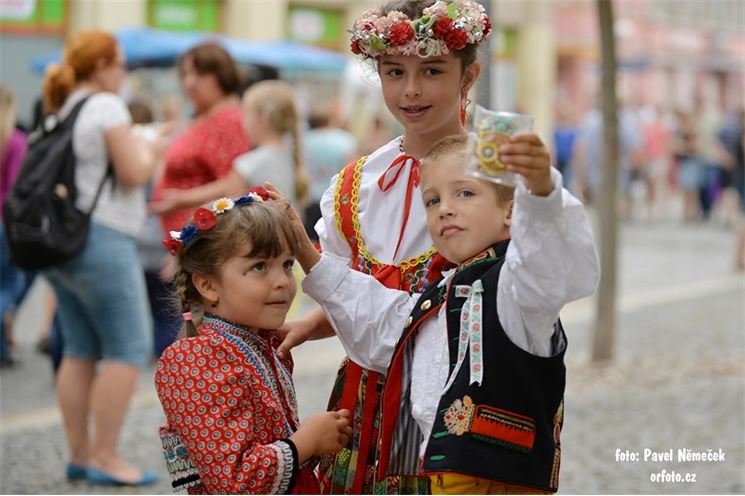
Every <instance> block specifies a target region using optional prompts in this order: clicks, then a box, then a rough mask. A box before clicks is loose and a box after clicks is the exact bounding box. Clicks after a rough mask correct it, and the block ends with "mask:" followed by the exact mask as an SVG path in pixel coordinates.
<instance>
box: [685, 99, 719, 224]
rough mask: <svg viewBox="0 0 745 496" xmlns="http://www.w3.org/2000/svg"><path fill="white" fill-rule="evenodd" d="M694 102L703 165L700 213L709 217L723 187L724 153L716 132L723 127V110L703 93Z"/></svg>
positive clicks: (699, 155)
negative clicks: (706, 98) (707, 99)
mask: <svg viewBox="0 0 745 496" xmlns="http://www.w3.org/2000/svg"><path fill="white" fill-rule="evenodd" d="M694 103H695V108H694V113H693V114H694V118H693V119H692V122H693V126H694V129H695V133H696V156H697V159H698V162H699V167H700V168H701V171H700V173H701V176H700V177H699V190H698V194H699V205H700V207H701V216H702V217H703V218H704V219H708V218H709V216H710V214H711V211H712V209H713V207H714V204H715V203H716V202H717V200H718V199H719V195H720V193H721V190H722V164H721V158H722V153H721V144H720V143H719V138H718V136H717V134H718V133H719V130H720V129H721V128H722V114H721V112H720V111H719V108H717V106H716V105H715V104H714V103H711V102H708V101H706V100H705V99H704V98H703V97H702V96H701V95H698V96H697V97H696V99H695V102H694Z"/></svg>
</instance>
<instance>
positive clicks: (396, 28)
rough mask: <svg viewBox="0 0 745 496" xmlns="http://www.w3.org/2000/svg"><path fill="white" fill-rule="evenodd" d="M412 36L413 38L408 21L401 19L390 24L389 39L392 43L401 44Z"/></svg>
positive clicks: (412, 29)
mask: <svg viewBox="0 0 745 496" xmlns="http://www.w3.org/2000/svg"><path fill="white" fill-rule="evenodd" d="M412 38H414V28H412V27H411V24H410V23H409V22H407V21H401V22H397V23H396V24H394V25H393V26H391V30H390V39H391V43H393V44H394V45H396V46H399V45H403V44H405V43H408V42H409V40H411V39H412Z"/></svg>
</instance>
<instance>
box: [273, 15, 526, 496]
mask: <svg viewBox="0 0 745 496" xmlns="http://www.w3.org/2000/svg"><path fill="white" fill-rule="evenodd" d="M491 29H492V27H491V21H490V20H489V17H488V16H487V15H486V13H485V12H484V8H483V7H482V6H481V5H479V4H478V3H476V2H475V1H471V0H452V1H443V0H440V1H436V2H435V1H433V0H399V1H395V2H391V3H389V4H387V5H385V6H384V7H382V8H380V9H376V10H370V11H367V12H365V13H364V14H363V15H362V17H361V18H360V19H358V20H357V21H356V22H355V23H354V26H353V27H352V30H351V33H352V41H351V49H352V52H354V53H355V54H357V55H358V56H360V57H362V58H363V59H366V60H369V61H371V62H373V63H374V64H375V66H376V69H377V72H378V74H379V76H380V80H381V86H382V91H383V98H384V101H385V103H386V106H387V107H388V109H389V110H390V112H391V113H392V114H393V116H394V117H395V118H396V119H397V120H398V121H399V122H400V123H401V124H402V125H403V127H404V135H403V136H401V137H399V138H396V139H394V140H393V141H391V142H390V143H388V144H386V145H383V146H382V147H380V148H379V149H378V150H376V151H374V152H373V153H371V154H370V155H369V156H367V157H362V158H361V159H360V160H358V161H356V162H354V163H351V164H349V165H347V166H346V167H345V168H344V169H343V170H342V171H341V172H340V173H339V174H338V175H337V176H335V177H334V178H333V179H332V181H331V186H330V188H329V189H328V190H327V191H326V193H325V194H324V196H323V199H322V200H321V211H322V214H323V218H322V219H321V220H320V221H319V223H318V224H317V225H316V231H317V232H318V235H319V238H320V242H321V246H322V248H323V250H324V251H325V252H330V253H333V254H336V255H339V256H342V257H346V258H348V259H350V260H351V265H352V267H354V268H355V269H357V270H360V271H363V272H365V273H369V274H372V275H374V276H375V277H376V278H377V279H378V280H380V281H381V282H382V283H383V284H385V285H386V286H388V287H390V288H396V289H403V290H406V291H409V292H421V291H422V290H423V289H424V288H425V286H426V285H427V283H428V281H433V280H437V279H438V278H439V274H440V272H441V270H442V269H443V268H444V265H445V260H444V259H443V258H442V257H440V256H439V255H438V254H437V253H436V251H435V250H434V248H433V247H432V240H431V238H430V236H429V233H428V232H427V226H426V223H425V218H426V215H425V210H424V206H423V202H422V201H421V189H420V186H419V161H418V159H419V158H420V157H422V156H423V155H424V154H425V152H426V151H427V150H428V149H429V147H430V146H431V145H432V144H433V143H435V142H437V141H438V140H439V139H441V138H443V137H445V136H448V135H453V134H465V133H466V130H465V128H464V125H463V122H464V107H465V104H466V101H467V95H468V92H469V90H470V89H471V87H472V86H473V84H474V83H475V82H476V80H477V78H478V76H479V73H480V70H481V65H480V64H479V62H478V61H477V57H476V51H477V47H478V45H479V44H480V43H481V42H482V41H484V40H485V39H486V38H487V37H488V36H489V34H490V32H491ZM524 136H525V137H524V138H516V139H517V141H520V140H526V141H525V142H523V145H525V144H526V143H529V142H530V140H532V139H533V137H534V135H524ZM282 331H283V332H286V333H287V335H286V337H285V340H284V342H283V343H282V345H281V346H280V352H285V351H288V350H289V349H291V348H292V347H293V346H295V345H297V344H299V343H302V342H304V341H305V340H307V339H318V338H321V337H326V336H331V335H333V329H332V328H331V326H330V325H329V324H328V322H327V321H326V318H325V317H324V315H323V312H322V311H321V310H320V309H318V310H315V311H313V312H312V313H311V314H309V315H307V316H306V317H305V318H303V319H301V320H298V321H294V322H290V323H288V325H286V326H285V327H284V328H283V329H282ZM382 379H383V378H382V376H381V374H379V373H377V372H374V371H369V370H365V369H364V368H362V367H361V366H359V365H358V364H356V363H354V362H352V361H350V360H349V359H346V360H345V361H344V362H343V363H342V366H341V367H340V371H339V375H338V377H337V381H336V384H335V386H334V390H333V393H332V397H331V399H330V401H329V406H330V407H332V408H338V407H341V408H348V409H350V410H351V411H352V417H353V420H352V425H353V426H354V429H355V431H354V434H353V436H352V439H350V442H349V444H348V445H347V446H345V447H344V448H343V449H342V450H341V451H339V453H338V454H337V455H336V456H335V457H324V459H322V460H321V466H320V478H321V487H322V491H323V492H324V493H357V494H359V493H375V494H401V493H409V494H412V493H413V494H424V493H427V492H428V480H427V479H424V478H419V479H418V478H410V477H389V478H385V479H382V480H380V481H379V480H378V479H379V478H380V477H378V475H379V474H377V473H376V461H377V460H378V458H379V456H378V442H377V439H378V431H379V428H380V391H381V390H382V384H383V381H382Z"/></svg>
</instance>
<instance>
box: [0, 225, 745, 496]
mask: <svg viewBox="0 0 745 496" xmlns="http://www.w3.org/2000/svg"><path fill="white" fill-rule="evenodd" d="M620 240H621V243H622V249H621V253H620V258H619V267H620V272H619V289H620V294H621V296H620V298H619V302H618V309H619V319H618V330H617V336H616V354H615V357H614V360H613V361H612V362H611V363H610V364H606V365H591V364H590V363H589V358H588V357H589V350H590V338H591V332H590V331H591V321H592V315H593V303H592V301H590V300H585V301H580V302H576V303H573V304H572V305H570V306H569V307H567V308H566V309H565V311H564V312H563V313H562V319H563V321H564V324H565V327H566V328H567V334H568V336H569V351H568V354H567V368H568V382H567V393H566V400H565V403H566V411H565V424H564V431H563V433H562V444H563V456H562V470H561V486H560V487H561V489H560V493H563V494H591V493H598V494H619V493H620V494H743V493H745V475H743V474H745V470H744V469H745V442H743V440H744V439H745V367H744V365H743V363H744V362H745V360H744V358H745V356H744V355H745V313H744V312H745V310H744V308H745V305H744V303H745V280H744V279H743V278H742V276H741V275H740V276H737V275H734V274H733V273H732V272H731V259H732V257H731V251H732V247H733V243H734V239H733V236H732V234H731V233H730V232H728V231H726V230H724V229H722V228H720V227H718V226H714V225H700V226H696V227H690V226H677V225H673V224H664V223H663V224H655V225H633V224H632V225H626V226H624V228H623V230H622V233H621V237H620ZM308 305H309V303H308V302H306V301H303V302H301V304H300V310H299V311H300V312H302V311H304V310H305V309H306V308H308ZM26 311H27V312H29V313H30V314H34V312H33V311H32V310H26ZM28 319H29V320H28V321H29V322H33V319H32V318H31V317H29V318H28ZM19 340H21V344H20V345H19V346H21V349H20V350H19V356H20V358H21V359H22V364H21V365H20V366H19V367H18V368H16V369H13V370H3V371H2V374H1V375H0V393H1V396H0V400H1V403H0V420H1V422H0V492H2V493H17V494H38V493H45V494H168V493H170V484H169V482H168V480H167V475H166V473H165V470H164V466H163V463H162V459H161V455H160V446H159V440H158V438H157V434H156V433H157V426H158V425H159V424H160V423H161V421H162V413H161V410H160V405H159V404H158V402H157V399H156V398H155V395H154V393H153V388H152V368H151V369H149V370H148V371H147V373H146V374H144V376H143V378H142V381H141V384H140V387H139V390H138V391H139V392H138V394H137V396H136V398H135V400H134V402H133V407H132V409H131V413H130V414H129V416H128V417H127V421H126V425H125V429H124V432H123V436H122V452H123V453H125V454H126V456H127V457H128V458H129V459H131V460H133V461H135V462H136V463H138V464H140V465H141V466H143V467H147V468H154V469H157V470H158V471H159V472H160V473H161V475H162V477H161V480H160V482H159V483H158V484H157V485H155V486H150V487H148V488H108V487H100V486H99V487H94V486H89V485H87V484H85V483H79V484H69V483H67V481H66V480H65V479H64V475H63V472H64V465H65V460H66V448H65V443H64V437H63V434H62V430H61V426H60V421H59V414H58V413H57V410H56V407H55V406H54V390H53V387H52V381H51V379H50V373H49V368H48V367H49V366H48V364H47V363H46V360H45V359H44V358H43V357H41V356H40V355H37V354H36V353H35V352H33V351H32V349H31V348H32V347H33V337H27V336H26V337H24V338H23V339H20V337H19ZM341 356H342V352H341V350H340V347H339V345H338V343H337V342H336V341H335V340H325V341H322V342H313V343H307V344H306V345H304V346H303V347H300V348H299V349H298V350H296V352H295V359H296V363H297V370H296V373H295V380H296V386H297V391H298V397H299V403H300V409H301V417H302V416H305V415H308V414H311V413H313V412H317V411H319V410H322V409H323V408H324V407H325V403H326V399H327V394H328V391H329V390H330V387H331V382H332V380H333V377H334V375H335V370H336V367H337V365H338V362H339V360H340V358H341ZM686 449H689V450H692V452H695V453H701V452H703V453H704V454H707V453H708V451H707V450H712V453H717V454H718V453H719V450H722V452H723V453H724V460H723V461H678V455H679V450H686ZM645 450H649V451H648V454H649V455H650V456H651V453H652V452H655V453H660V454H663V455H667V454H668V453H670V452H671V451H670V450H672V461H652V460H651V458H650V459H648V460H647V461H645V460H644V456H645ZM635 455H636V456H638V457H639V461H623V460H624V459H628V457H632V456H635ZM619 457H620V459H619ZM663 470H664V472H663ZM677 474H680V476H681V477H686V475H688V477H689V478H690V477H691V476H692V474H695V478H696V481H695V482H688V483H686V482H671V480H675V477H676V476H677ZM653 477H659V478H660V479H661V482H652V481H651V478H653Z"/></svg>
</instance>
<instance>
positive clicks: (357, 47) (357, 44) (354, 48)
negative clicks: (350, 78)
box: [351, 40, 362, 55]
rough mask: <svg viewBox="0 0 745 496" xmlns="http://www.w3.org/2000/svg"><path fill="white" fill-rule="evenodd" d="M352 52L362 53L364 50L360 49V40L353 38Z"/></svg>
mask: <svg viewBox="0 0 745 496" xmlns="http://www.w3.org/2000/svg"><path fill="white" fill-rule="evenodd" d="M351 49H352V53H353V54H355V55H359V54H361V53H362V50H360V40H353V41H352V46H351Z"/></svg>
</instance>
